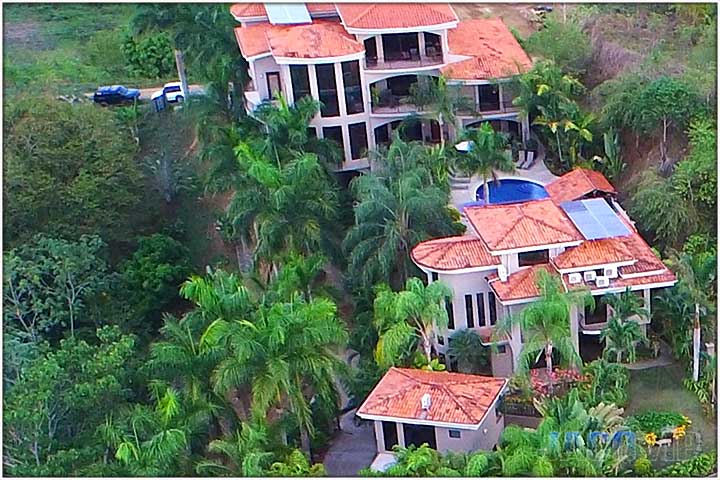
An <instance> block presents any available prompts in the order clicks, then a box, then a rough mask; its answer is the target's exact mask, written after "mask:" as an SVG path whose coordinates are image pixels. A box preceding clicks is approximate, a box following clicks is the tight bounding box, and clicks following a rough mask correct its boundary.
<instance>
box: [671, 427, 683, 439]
mask: <svg viewBox="0 0 720 480" xmlns="http://www.w3.org/2000/svg"><path fill="white" fill-rule="evenodd" d="M684 436H685V426H679V427H676V428H675V429H674V430H673V438H674V439H676V440H677V439H679V438H683V437H684Z"/></svg>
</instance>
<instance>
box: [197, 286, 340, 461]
mask: <svg viewBox="0 0 720 480" xmlns="http://www.w3.org/2000/svg"><path fill="white" fill-rule="evenodd" d="M346 342H347V332H346V330H345V327H344V325H343V324H342V322H341V321H340V320H338V318H337V311H336V307H335V304H334V303H333V302H331V301H330V300H327V299H314V300H312V301H305V300H303V299H302V298H301V297H300V296H299V295H294V296H293V297H292V298H291V299H290V300H289V301H287V302H282V303H274V304H272V305H270V306H263V307H261V308H259V309H258V310H257V312H256V313H255V315H253V318H252V319H249V318H236V319H232V320H226V319H218V320H216V321H214V322H213V323H212V324H211V325H210V326H209V327H208V328H207V330H206V331H205V333H204V334H203V337H202V341H201V345H202V346H203V347H204V348H216V347H218V346H219V347H221V348H224V349H225V350H226V352H227V357H226V358H225V359H224V360H223V361H221V362H220V364H219V365H218V367H217V369H216V370H215V372H214V373H213V382H214V388H215V390H216V391H217V392H226V391H228V390H230V389H233V388H236V387H237V386H238V385H249V386H251V389H252V403H253V412H254V414H255V415H257V416H258V417H264V416H267V415H271V416H272V415H273V411H278V410H279V411H281V412H288V413H289V414H290V415H292V417H293V418H294V419H295V420H296V422H297V424H298V426H299V427H300V434H301V444H302V448H303V450H304V451H305V452H307V453H309V451H310V435H311V434H312V433H313V432H314V425H313V423H312V417H311V409H310V401H311V400H312V399H313V397H316V398H317V399H319V400H320V401H323V402H331V401H332V400H333V399H334V398H336V397H335V396H336V395H337V392H336V390H335V384H334V382H333V378H334V377H333V375H334V374H336V373H337V372H338V371H339V370H340V369H341V368H342V362H341V361H340V360H339V359H338V357H337V356H336V354H335V352H336V351H337V349H338V348H342V346H343V345H344V344H345V343H346Z"/></svg>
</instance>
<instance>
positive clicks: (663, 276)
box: [562, 267, 677, 291]
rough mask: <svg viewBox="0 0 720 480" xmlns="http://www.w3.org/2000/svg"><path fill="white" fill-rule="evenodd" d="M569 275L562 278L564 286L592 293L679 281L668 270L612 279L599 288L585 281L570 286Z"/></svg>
mask: <svg viewBox="0 0 720 480" xmlns="http://www.w3.org/2000/svg"><path fill="white" fill-rule="evenodd" d="M623 268H625V267H620V269H619V271H620V272H622V269H623ZM568 276H569V274H565V275H563V276H562V281H563V284H564V285H565V287H566V288H567V289H572V290H574V289H578V288H589V289H590V290H592V291H595V290H605V289H617V288H625V287H638V286H643V285H653V284H658V283H665V284H668V283H670V284H675V282H676V281H677V278H676V277H675V274H674V273H673V272H672V271H670V270H668V269H666V270H665V271H663V272H662V273H657V274H652V275H644V276H641V277H632V278H622V277H618V278H611V279H610V283H609V285H608V286H607V287H598V286H597V285H595V282H585V281H584V280H583V281H582V282H580V283H576V284H570V281H569V279H568Z"/></svg>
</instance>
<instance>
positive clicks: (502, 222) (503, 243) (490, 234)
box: [465, 199, 583, 251]
mask: <svg viewBox="0 0 720 480" xmlns="http://www.w3.org/2000/svg"><path fill="white" fill-rule="evenodd" d="M465 214H466V215H467V218H468V220H470V223H471V224H472V226H473V228H475V231H476V232H477V233H478V235H479V236H480V237H481V238H482V239H483V240H484V241H485V244H486V245H487V246H488V249H489V250H490V251H498V250H511V249H515V248H523V247H534V246H541V245H551V244H556V243H565V242H573V241H579V240H582V239H583V237H582V235H581V234H580V232H578V231H577V229H576V228H575V226H574V225H573V224H572V222H571V221H570V219H568V218H567V216H566V215H565V213H564V212H563V211H562V210H561V209H560V208H559V207H558V206H557V205H555V204H554V203H553V201H552V200H550V199H543V200H534V201H530V202H524V203H516V204H512V205H487V206H479V207H467V208H465Z"/></svg>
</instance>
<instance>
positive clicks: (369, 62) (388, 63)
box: [365, 52, 444, 70]
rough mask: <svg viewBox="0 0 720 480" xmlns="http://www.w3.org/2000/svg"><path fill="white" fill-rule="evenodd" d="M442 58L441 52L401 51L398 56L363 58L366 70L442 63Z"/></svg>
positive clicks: (429, 65) (416, 66)
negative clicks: (380, 58) (423, 53)
mask: <svg viewBox="0 0 720 480" xmlns="http://www.w3.org/2000/svg"><path fill="white" fill-rule="evenodd" d="M443 63H444V58H443V55H442V53H439V54H434V55H419V54H417V53H416V52H403V53H402V54H401V55H400V56H399V57H394V58H385V59H384V60H383V61H379V60H378V59H377V58H373V57H368V58H366V59H365V68H367V69H368V70H390V69H393V70H395V69H403V68H420V67H431V66H434V65H442V64H443Z"/></svg>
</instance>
